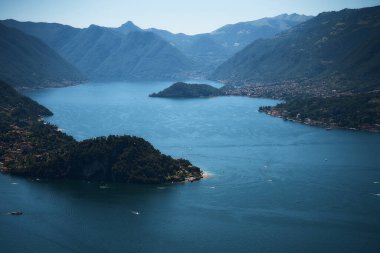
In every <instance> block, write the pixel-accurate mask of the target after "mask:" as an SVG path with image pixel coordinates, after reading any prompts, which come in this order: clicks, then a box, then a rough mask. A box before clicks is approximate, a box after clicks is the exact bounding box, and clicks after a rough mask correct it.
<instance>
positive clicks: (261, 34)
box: [210, 13, 312, 53]
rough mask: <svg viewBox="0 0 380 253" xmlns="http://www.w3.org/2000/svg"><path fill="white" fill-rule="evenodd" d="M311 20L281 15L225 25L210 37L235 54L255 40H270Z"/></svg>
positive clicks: (292, 15)
mask: <svg viewBox="0 0 380 253" xmlns="http://www.w3.org/2000/svg"><path fill="white" fill-rule="evenodd" d="M311 18H312V17H311V16H305V15H299V14H295V13H293V14H291V15H288V14H281V15H278V16H275V17H269V18H262V19H258V20H254V21H248V22H240V23H237V24H232V25H226V26H223V27H221V28H219V29H217V30H215V31H213V32H212V33H211V34H210V35H211V37H212V39H214V40H215V41H217V42H218V43H219V44H220V45H224V46H225V47H226V48H229V49H230V50H231V51H232V52H233V53H235V52H237V51H239V50H241V49H243V48H244V47H245V46H247V45H248V44H250V43H252V42H254V41H255V40H258V39H266V38H272V37H273V36H275V35H276V34H278V33H280V32H282V31H285V30H288V29H290V28H291V27H293V26H295V25H298V24H300V23H302V22H305V21H307V20H309V19H311Z"/></svg>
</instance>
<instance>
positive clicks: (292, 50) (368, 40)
mask: <svg viewBox="0 0 380 253" xmlns="http://www.w3.org/2000/svg"><path fill="white" fill-rule="evenodd" d="M212 78H214V79H218V80H225V81H226V82H229V83H234V84H236V83H240V84H242V83H268V82H269V83H270V82H281V81H286V80H311V81H315V82H318V81H321V80H323V81H326V82H328V83H331V84H339V86H340V88H359V87H367V86H373V85H378V84H379V80H380V6H377V7H372V8H363V9H358V10H350V9H344V10H342V11H339V12H326V13H321V14H319V15H318V16H317V17H315V18H313V19H311V20H309V21H306V22H304V23H302V24H300V25H298V26H295V27H293V28H291V29H289V30H287V31H285V32H283V33H281V34H279V35H277V36H276V37H274V38H272V39H265V40H257V41H255V42H253V43H252V44H250V45H249V46H248V47H246V48H245V49H243V50H242V51H240V52H239V53H237V54H236V55H235V56H233V57H232V58H231V59H229V60H228V61H227V62H225V63H224V64H222V65H221V66H220V67H218V69H217V70H216V71H215V72H214V74H213V75H212ZM338 88H339V87H338Z"/></svg>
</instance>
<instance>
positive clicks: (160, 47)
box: [92, 32, 193, 80]
mask: <svg viewBox="0 0 380 253" xmlns="http://www.w3.org/2000/svg"><path fill="white" fill-rule="evenodd" d="M192 67H193V63H192V62H191V61H190V60H189V59H187V58H186V57H185V56H184V55H183V54H182V53H181V52H180V51H179V50H178V49H176V48H175V47H173V46H171V45H170V44H169V43H168V42H166V41H164V40H163V39H161V38H160V37H159V36H157V35H155V34H153V33H151V32H130V33H128V35H127V36H126V37H123V38H122V40H121V41H120V44H119V45H118V47H117V49H115V50H113V52H112V53H111V54H109V55H108V57H107V59H105V60H104V61H103V62H102V63H101V64H99V66H98V67H97V68H96V69H95V71H94V73H92V76H94V77H95V78H96V79H104V80H110V79H122V80H125V79H128V80H141V79H148V80H156V79H162V80H168V79H169V80H170V79H177V78H182V77H184V76H186V74H187V72H188V71H189V70H191V69H192Z"/></svg>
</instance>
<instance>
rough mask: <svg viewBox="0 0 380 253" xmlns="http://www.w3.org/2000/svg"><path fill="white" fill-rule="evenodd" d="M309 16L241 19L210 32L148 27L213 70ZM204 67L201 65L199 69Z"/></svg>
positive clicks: (206, 69) (188, 55) (284, 15)
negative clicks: (251, 44)
mask: <svg viewBox="0 0 380 253" xmlns="http://www.w3.org/2000/svg"><path fill="white" fill-rule="evenodd" d="M310 18H311V17H310V16H305V15H298V14H291V15H288V14H282V15H279V16H275V17H268V18H262V19H259V20H254V21H248V22H240V23H236V24H230V25H226V26H223V27H221V28H219V29H217V30H215V31H213V32H210V33H205V34H197V35H186V34H183V33H179V34H173V33H170V32H168V31H165V30H159V29H149V30H150V31H152V32H154V33H156V34H157V35H159V36H161V37H162V38H164V39H165V40H167V41H169V42H170V43H172V45H174V46H175V47H177V48H178V49H180V50H181V52H183V53H184V54H185V55H186V56H187V57H189V58H190V59H192V60H193V61H195V62H196V63H197V64H198V66H199V67H200V68H201V69H202V70H203V71H205V72H210V70H214V69H215V68H216V67H217V66H218V65H220V64H221V63H223V62H224V61H226V60H227V59H228V58H229V57H231V56H232V55H233V54H235V53H236V52H238V51H239V50H241V49H243V48H244V47H245V46H247V45H248V44H250V43H252V42H253V41H255V40H257V39H261V38H272V37H273V36H275V35H276V34H277V33H279V32H282V31H285V30H287V29H289V28H291V27H293V26H295V25H297V24H299V23H302V22H304V21H306V20H308V19H310ZM202 66H203V68H202Z"/></svg>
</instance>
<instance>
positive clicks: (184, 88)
mask: <svg viewBox="0 0 380 253" xmlns="http://www.w3.org/2000/svg"><path fill="white" fill-rule="evenodd" d="M220 95H222V93H221V91H220V90H219V89H217V88H215V87H212V86H211V85H208V84H188V83H182V82H178V83H175V84H173V85H171V86H170V87H168V88H166V89H164V90H163V91H160V92H158V93H153V94H150V95H149V96H150V97H166V98H201V97H215V96H220Z"/></svg>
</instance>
